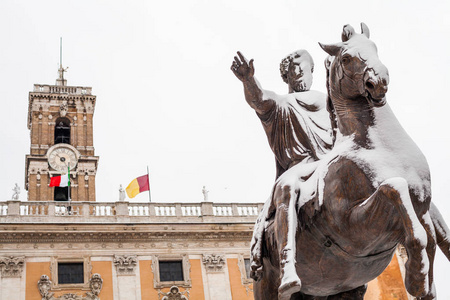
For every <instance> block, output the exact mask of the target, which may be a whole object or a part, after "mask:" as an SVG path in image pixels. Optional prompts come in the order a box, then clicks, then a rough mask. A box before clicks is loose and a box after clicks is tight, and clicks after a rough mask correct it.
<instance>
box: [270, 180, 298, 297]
mask: <svg viewBox="0 0 450 300" xmlns="http://www.w3.org/2000/svg"><path fill="white" fill-rule="evenodd" d="M297 195H298V193H296V192H295V191H294V190H293V189H292V188H291V187H290V186H289V185H281V184H280V183H279V184H278V185H277V186H276V187H275V190H274V195H273V201H274V204H275V206H276V212H275V223H274V225H275V237H276V240H277V245H278V253H279V255H280V280H281V283H280V287H279V289H278V299H280V300H281V299H283V300H284V299H290V296H291V295H292V294H293V293H296V292H298V291H300V289H301V281H300V278H299V277H298V275H297V270H296V268H295V252H296V243H295V236H296V233H297V211H296V200H297V198H298V197H297Z"/></svg>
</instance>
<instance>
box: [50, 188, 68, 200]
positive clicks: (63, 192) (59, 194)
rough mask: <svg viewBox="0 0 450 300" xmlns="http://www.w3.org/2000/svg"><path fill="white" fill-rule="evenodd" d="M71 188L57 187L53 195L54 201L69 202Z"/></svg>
mask: <svg viewBox="0 0 450 300" xmlns="http://www.w3.org/2000/svg"><path fill="white" fill-rule="evenodd" d="M69 188H70V187H68V186H66V187H59V186H56V187H55V191H54V194H53V196H54V197H53V200H55V201H69Z"/></svg>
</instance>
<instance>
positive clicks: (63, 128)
mask: <svg viewBox="0 0 450 300" xmlns="http://www.w3.org/2000/svg"><path fill="white" fill-rule="evenodd" d="M61 143H65V144H70V121H69V119H67V118H58V119H56V125H55V144H61Z"/></svg>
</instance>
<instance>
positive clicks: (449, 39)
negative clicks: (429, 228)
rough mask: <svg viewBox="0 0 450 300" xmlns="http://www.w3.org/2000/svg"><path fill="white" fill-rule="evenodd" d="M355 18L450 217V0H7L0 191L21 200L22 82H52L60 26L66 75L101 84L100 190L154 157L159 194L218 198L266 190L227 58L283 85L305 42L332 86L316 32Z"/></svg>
mask: <svg viewBox="0 0 450 300" xmlns="http://www.w3.org/2000/svg"><path fill="white" fill-rule="evenodd" d="M360 22H365V23H366V24H367V25H368V26H369V28H370V30H371V38H372V40H373V41H374V42H375V43H376V44H377V46H378V51H379V57H380V59H381V61H382V62H383V63H384V64H385V65H386V66H387V67H388V69H389V72H390V80H391V83H390V85H389V92H388V94H387V99H388V102H389V104H390V105H391V107H392V108H393V110H394V112H395V113H396V115H397V117H398V118H399V120H400V122H401V123H402V124H403V126H404V127H405V129H406V130H407V132H408V133H409V134H410V135H411V136H412V137H413V139H414V140H415V141H416V143H417V144H418V145H419V147H420V148H421V149H422V151H423V152H424V153H425V155H426V157H427V158H428V162H429V164H430V167H431V171H432V180H433V182H432V184H433V196H434V200H433V201H434V202H435V203H436V204H437V205H438V207H439V208H440V210H441V212H442V213H443V215H444V217H445V219H446V220H447V222H448V223H450V197H449V195H450V192H449V184H450V172H449V169H450V151H449V147H450V135H449V134H448V124H449V119H450V117H449V110H450V103H449V95H448V89H449V87H450V73H449V70H450V58H449V57H450V56H449V53H450V2H449V1H437V0H429V1H406V0H400V1H389V0H383V1H361V0H358V1H334V0H333V1H331V0H330V1H293V0H290V1H288V0H285V1H261V0H258V1H243V0H241V1H238V0H223V1H210V0H209V1H208V0H176V1H80V0H78V1H17V0H14V1H10V0H2V1H1V2H0V32H1V34H0V39H1V44H0V86H1V107H2V112H1V116H2V117H1V118H0V140H1V141H2V147H0V166H1V168H2V171H1V172H0V199H2V200H7V199H10V198H11V195H12V193H13V192H12V188H13V186H14V183H16V182H17V183H19V185H20V186H21V188H22V194H21V199H22V200H25V199H26V193H24V192H23V185H24V170H25V164H24V162H25V154H27V153H29V146H30V142H29V131H28V129H27V109H28V92H29V91H31V90H32V88H33V84H35V83H42V84H54V82H55V79H56V77H57V68H58V63H59V38H60V37H63V44H64V45H63V48H64V49H63V52H64V54H63V64H64V66H69V71H68V72H67V73H66V78H67V79H68V84H69V85H82V86H92V88H93V94H94V95H97V104H96V108H95V114H94V126H95V129H94V146H95V152H96V155H98V156H100V163H99V169H98V173H97V200H98V201H116V200H117V199H118V192H117V190H118V187H119V184H122V185H123V186H124V187H126V186H127V184H128V183H129V182H130V181H131V180H132V179H133V178H135V177H137V176H140V175H143V174H145V173H146V168H147V166H148V167H149V169H150V180H151V182H150V184H151V189H152V201H154V202H187V201H190V202H192V201H201V200H202V193H201V190H202V186H203V185H206V187H207V189H208V190H209V191H210V193H209V199H210V200H211V201H215V202H263V201H264V200H265V199H266V198H267V197H268V196H269V192H270V189H271V187H272V184H273V179H274V176H275V167H274V165H275V164H274V158H273V155H272V153H271V151H270V149H269V146H268V143H267V140H266V137H265V134H264V131H263V129H262V126H261V124H260V122H259V120H258V118H257V117H256V115H255V114H254V112H253V111H252V109H251V108H250V107H248V105H247V103H246V102H245V100H244V95H243V89H242V85H241V83H240V82H239V81H238V80H237V79H236V78H235V77H234V75H233V74H232V73H231V71H230V69H229V67H230V64H231V61H232V59H233V56H234V55H235V51H236V50H241V51H242V52H243V53H244V54H245V55H246V56H247V57H248V58H254V59H255V68H256V77H257V78H258V80H259V81H260V82H261V84H262V85H263V87H264V88H265V89H268V90H273V91H275V92H278V93H285V92H287V86H286V85H285V84H284V83H283V82H282V80H281V78H280V75H279V71H278V68H279V62H280V61H281V59H282V58H283V57H284V56H285V55H286V54H288V53H290V52H292V51H294V50H296V49H300V48H304V49H307V50H308V51H309V52H310V53H311V55H312V56H313V58H314V60H315V63H316V68H315V70H316V71H315V73H314V83H313V87H312V89H315V90H320V91H323V92H325V83H324V82H325V71H324V67H323V60H324V59H325V57H326V54H325V53H324V52H323V51H322V50H321V49H320V47H319V46H318V44H317V42H319V41H320V42H323V43H334V42H338V41H340V36H341V31H342V26H343V25H345V24H347V23H349V24H351V25H352V26H353V27H355V29H357V30H359V24H360ZM131 201H148V193H143V194H141V195H138V196H137V197H136V198H135V199H132V200H131ZM440 259H441V260H440V263H438V264H437V265H438V266H437V269H438V275H437V277H438V294H439V295H440V298H441V299H450V291H444V289H445V288H446V286H445V279H446V278H444V277H446V276H448V275H445V273H444V270H445V269H448V268H449V267H450V263H449V262H446V261H444V260H442V255H440ZM439 280H440V281H439ZM447 280H448V278H447ZM439 283H441V284H440V285H439ZM445 293H447V295H445Z"/></svg>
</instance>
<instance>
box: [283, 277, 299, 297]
mask: <svg viewBox="0 0 450 300" xmlns="http://www.w3.org/2000/svg"><path fill="white" fill-rule="evenodd" d="M301 288H302V283H301V281H300V278H298V277H297V279H296V280H293V281H288V282H285V283H283V282H281V285H280V287H279V288H278V300H289V299H291V296H292V294H295V293H297V292H299V291H300V289H301Z"/></svg>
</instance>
